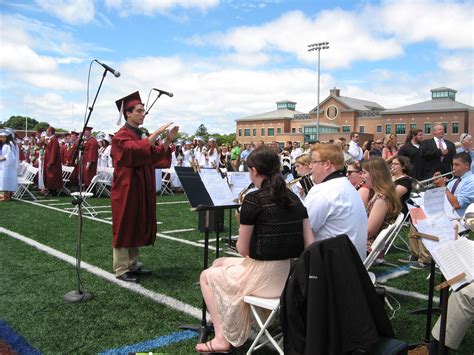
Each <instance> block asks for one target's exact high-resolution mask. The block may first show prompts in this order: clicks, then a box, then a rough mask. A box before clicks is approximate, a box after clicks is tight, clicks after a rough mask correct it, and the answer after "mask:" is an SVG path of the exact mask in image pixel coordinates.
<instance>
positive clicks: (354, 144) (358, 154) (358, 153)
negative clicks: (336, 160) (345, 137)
mask: <svg viewBox="0 0 474 355" xmlns="http://www.w3.org/2000/svg"><path fill="white" fill-rule="evenodd" d="M348 153H349V155H350V156H351V157H352V159H354V160H357V161H361V160H362V159H363V158H364V151H363V150H362V148H361V147H360V146H359V133H357V132H351V141H350V142H349V151H348Z"/></svg>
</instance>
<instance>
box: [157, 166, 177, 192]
mask: <svg viewBox="0 0 474 355" xmlns="http://www.w3.org/2000/svg"><path fill="white" fill-rule="evenodd" d="M161 183H162V185H161V192H160V196H163V194H167V195H174V193H173V190H172V189H171V171H170V169H163V178H162V179H161Z"/></svg>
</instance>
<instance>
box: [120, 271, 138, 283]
mask: <svg viewBox="0 0 474 355" xmlns="http://www.w3.org/2000/svg"><path fill="white" fill-rule="evenodd" d="M116 278H117V279H119V280H122V281H125V282H133V283H136V284H137V283H138V282H139V281H140V280H139V279H138V277H137V275H136V274H133V273H132V272H126V273H125V274H122V275H120V276H116Z"/></svg>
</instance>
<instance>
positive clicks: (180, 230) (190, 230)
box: [161, 228, 196, 234]
mask: <svg viewBox="0 0 474 355" xmlns="http://www.w3.org/2000/svg"><path fill="white" fill-rule="evenodd" d="M195 230H196V228H188V229H175V230H171V231H162V232H161V233H163V234H170V233H181V232H192V231H195Z"/></svg>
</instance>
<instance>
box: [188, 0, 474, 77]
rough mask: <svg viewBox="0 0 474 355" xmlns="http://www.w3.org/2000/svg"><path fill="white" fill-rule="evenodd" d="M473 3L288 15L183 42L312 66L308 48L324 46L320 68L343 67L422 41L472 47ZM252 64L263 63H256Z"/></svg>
mask: <svg viewBox="0 0 474 355" xmlns="http://www.w3.org/2000/svg"><path fill="white" fill-rule="evenodd" d="M472 4H473V3H472V2H469V1H467V2H461V3H455V2H453V1H442V2H439V1H438V2H436V1H430V0H419V1H411V0H402V1H386V2H382V3H381V4H380V5H374V6H370V5H365V6H362V7H358V8H357V9H356V10H353V11H348V10H343V9H340V8H335V9H329V10H324V11H321V12H319V13H318V14H316V16H309V15H307V14H305V13H303V12H301V11H293V12H289V13H286V14H284V15H282V16H280V17H279V18H277V19H275V20H273V21H270V22H267V23H263V24H260V25H256V26H242V27H236V28H233V29H230V30H228V31H226V32H221V33H214V34H209V35H203V36H197V35H195V36H193V37H191V38H189V39H188V41H187V43H188V44H193V45H197V46H203V45H210V46H213V45H215V46H218V47H221V48H223V49H225V50H228V51H231V52H233V53H232V54H235V56H236V57H237V58H238V57H241V56H245V55H247V56H249V57H251V56H253V55H257V54H259V55H261V54H262V53H264V54H265V55H266V56H267V57H268V59H272V57H273V56H274V55H275V54H278V53H280V52H283V53H285V55H286V56H288V55H290V56H292V57H293V58H296V59H297V60H299V61H301V62H305V63H315V62H316V61H317V55H316V53H308V51H307V45H308V44H309V43H314V42H325V41H329V42H330V45H329V46H330V49H329V50H325V51H323V53H324V54H323V53H321V56H322V57H323V58H324V61H325V67H326V68H329V69H333V68H348V67H350V66H351V64H352V63H353V62H355V61H379V60H384V59H393V58H396V57H400V56H402V55H403V54H404V46H406V45H408V44H412V43H419V42H424V41H427V40H429V41H434V42H435V43H436V44H437V45H438V46H439V47H440V48H450V49H453V48H473V47H474V35H473V31H472V29H473V26H474V22H473V18H472V13H473V11H474V8H473V5H472ZM240 62H241V63H243V61H242V60H240ZM248 62H249V63H250V64H252V63H251V61H248ZM257 64H268V62H267V61H257Z"/></svg>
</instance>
